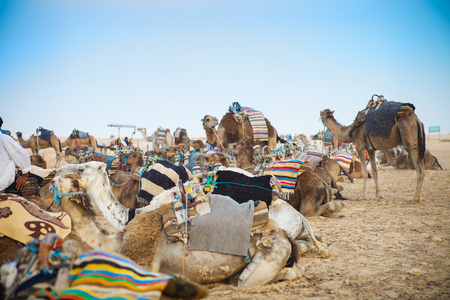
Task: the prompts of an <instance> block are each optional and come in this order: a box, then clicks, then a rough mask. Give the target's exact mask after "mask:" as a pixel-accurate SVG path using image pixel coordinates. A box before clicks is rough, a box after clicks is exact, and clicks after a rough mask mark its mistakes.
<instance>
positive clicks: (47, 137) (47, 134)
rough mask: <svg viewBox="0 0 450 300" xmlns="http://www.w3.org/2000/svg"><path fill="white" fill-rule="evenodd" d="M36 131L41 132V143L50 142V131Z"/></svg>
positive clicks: (42, 129) (41, 129)
mask: <svg viewBox="0 0 450 300" xmlns="http://www.w3.org/2000/svg"><path fill="white" fill-rule="evenodd" d="M38 130H39V131H40V132H41V135H40V136H39V137H40V139H41V140H43V141H50V137H51V135H52V134H54V132H53V131H52V130H48V129H45V128H39V129H38Z"/></svg>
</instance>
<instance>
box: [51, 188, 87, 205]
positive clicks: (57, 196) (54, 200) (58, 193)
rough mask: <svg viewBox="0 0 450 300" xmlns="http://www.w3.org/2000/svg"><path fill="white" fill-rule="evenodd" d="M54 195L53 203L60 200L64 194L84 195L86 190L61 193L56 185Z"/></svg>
mask: <svg viewBox="0 0 450 300" xmlns="http://www.w3.org/2000/svg"><path fill="white" fill-rule="evenodd" d="M52 192H53V194H54V196H53V203H58V202H60V200H61V198H62V197H64V196H72V195H82V194H84V192H81V191H80V192H71V193H60V192H59V191H58V190H57V189H56V188H55V187H53V190H52Z"/></svg>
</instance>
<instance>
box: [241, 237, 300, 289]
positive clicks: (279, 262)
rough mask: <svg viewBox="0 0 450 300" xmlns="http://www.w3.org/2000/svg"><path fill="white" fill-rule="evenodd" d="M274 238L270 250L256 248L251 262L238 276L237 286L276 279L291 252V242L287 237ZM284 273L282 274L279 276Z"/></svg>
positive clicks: (263, 282) (252, 284)
mask: <svg viewBox="0 0 450 300" xmlns="http://www.w3.org/2000/svg"><path fill="white" fill-rule="evenodd" d="M274 238H275V239H276V241H275V242H273V243H272V245H271V246H270V251H267V250H268V249H261V250H257V252H256V253H255V255H254V256H253V257H252V260H251V262H250V263H249V264H248V265H247V266H246V267H245V269H244V270H243V271H242V273H241V275H240V276H239V280H238V286H257V285H263V284H266V283H269V282H273V281H274V280H276V279H278V277H279V273H280V272H281V270H283V269H284V265H285V264H286V262H287V260H288V258H289V255H290V254H291V244H290V242H289V239H287V237H286V238H285V239H280V238H277V237H274ZM262 247H264V246H262ZM284 275H285V274H282V276H281V277H284Z"/></svg>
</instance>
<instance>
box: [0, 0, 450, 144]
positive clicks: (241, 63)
mask: <svg viewBox="0 0 450 300" xmlns="http://www.w3.org/2000/svg"><path fill="white" fill-rule="evenodd" d="M373 94H378V95H384V96H385V98H386V99H387V100H388V101H398V102H407V103H412V104H414V105H415V107H416V114H417V115H418V117H419V119H420V120H421V121H422V122H423V123H424V125H425V128H426V129H428V127H430V126H440V129H441V133H442V134H450V117H449V115H448V113H449V112H450V1H447V0H443V1H431V0H430V1H425V0H396V1H392V0H364V1H361V0H335V1H333V0H295V1H285V0H273V1H272V0H271V1H268V0H257V1H253V0H246V1H242V0H241V1H234V0H223V1H222V0H204V1H203V0H191V1H188V0H164V1H152V0H145V1H144V0H142V1H138V0H120V1H119V0H64V1H61V0H38V1H35V0H11V1H6V0H0V107H1V108H0V116H1V117H2V118H3V121H4V124H3V128H2V129H8V130H11V131H12V132H13V136H15V134H14V133H15V132H17V131H21V132H23V136H24V137H25V138H28V137H29V136H30V135H31V134H33V133H34V132H35V130H36V128H37V127H39V126H42V127H43V128H46V129H49V130H53V131H54V132H55V134H56V135H57V136H61V137H67V136H68V135H69V134H70V133H71V131H72V130H73V129H75V128H77V129H79V130H81V131H87V132H89V133H90V134H92V135H94V136H95V137H97V138H109V137H110V136H111V135H115V136H116V137H117V135H118V129H117V128H114V127H108V124H125V125H135V126H137V127H144V128H147V131H148V132H149V133H151V132H153V131H155V130H156V129H157V128H158V127H159V126H162V127H165V128H169V129H170V130H171V131H172V132H174V131H175V130H176V128H177V127H182V128H185V129H186V130H187V133H188V135H189V136H190V137H191V138H201V137H205V131H204V129H203V127H202V122H201V119H202V118H203V117H204V116H205V115H212V116H215V117H217V118H218V119H219V120H220V119H221V118H222V116H223V115H224V114H225V113H226V112H227V111H228V108H229V106H230V105H232V103H233V102H239V103H240V104H241V105H242V106H248V107H252V108H254V109H256V110H259V111H261V112H262V113H263V114H264V116H265V117H266V118H267V119H268V120H269V121H270V122H271V124H272V125H273V126H274V127H275V128H276V129H277V131H278V134H279V135H285V134H292V135H294V134H298V133H303V134H306V135H307V136H309V135H312V134H315V133H317V132H318V131H320V130H323V129H324V127H323V125H322V123H321V122H320V120H319V113H320V111H321V110H324V109H326V108H328V109H331V110H334V111H335V114H334V115H335V118H336V120H337V121H338V122H339V123H341V124H342V125H350V124H351V123H352V122H353V120H354V118H355V116H356V114H357V112H358V111H360V110H362V109H364V108H365V106H366V104H367V102H368V101H369V100H370V99H371V97H372V95H373ZM426 132H428V130H426ZM132 133H133V129H131V128H123V129H121V131H120V134H121V137H124V136H128V137H131V136H132ZM134 137H136V138H141V137H142V135H141V133H140V132H136V134H135V136H134Z"/></svg>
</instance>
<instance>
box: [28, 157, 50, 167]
mask: <svg viewBox="0 0 450 300" xmlns="http://www.w3.org/2000/svg"><path fill="white" fill-rule="evenodd" d="M30 161H31V164H32V165H34V166H38V167H40V168H42V169H47V162H46V161H45V159H44V158H43V157H42V155H39V154H33V155H30Z"/></svg>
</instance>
